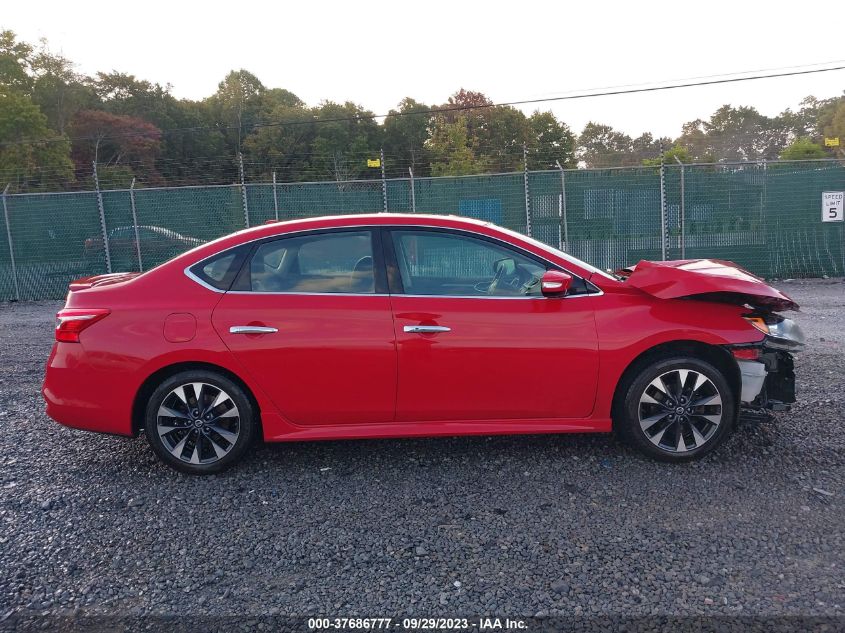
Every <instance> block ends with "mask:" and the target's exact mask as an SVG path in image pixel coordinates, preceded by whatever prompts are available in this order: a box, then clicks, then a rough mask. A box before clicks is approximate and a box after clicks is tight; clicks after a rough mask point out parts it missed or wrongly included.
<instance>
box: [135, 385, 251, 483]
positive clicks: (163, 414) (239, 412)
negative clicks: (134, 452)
mask: <svg viewBox="0 0 845 633" xmlns="http://www.w3.org/2000/svg"><path fill="white" fill-rule="evenodd" d="M253 416H254V412H253V407H252V404H251V402H250V400H249V398H248V397H247V396H246V394H245V393H244V390H243V389H242V388H241V387H240V386H239V385H238V384H236V383H235V382H233V381H232V380H230V379H229V378H227V377H225V376H223V375H220V374H217V373H215V372H211V371H205V370H196V371H185V372H180V373H178V374H176V375H174V376H171V377H170V378H167V379H166V380H164V381H163V382H162V383H161V384H160V385H159V386H158V388H157V389H156V390H155V391H154V392H153V394H152V396H150V400H149V402H148V403H147V409H146V417H145V421H144V432H145V433H146V436H147V440H148V441H149V443H150V446H151V447H152V449H153V451H155V453H156V455H158V457H159V458H160V459H161V460H162V461H163V462H164V463H166V464H167V465H168V466H170V467H172V468H175V469H176V470H179V471H181V472H184V473H190V474H195V475H206V474H211V473H218V472H221V471H223V470H225V469H226V468H228V467H229V466H231V465H232V464H234V463H235V462H236V461H238V460H239V459H240V458H241V456H242V455H243V454H244V452H245V451H246V449H247V448H248V447H249V445H250V444H251V443H252V440H253V436H254V433H255V424H254V422H253V419H254V417H253Z"/></svg>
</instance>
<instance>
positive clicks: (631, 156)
mask: <svg viewBox="0 0 845 633" xmlns="http://www.w3.org/2000/svg"><path fill="white" fill-rule="evenodd" d="M837 136H838V137H839V138H840V139H841V140H842V145H841V146H840V147H829V148H828V147H824V144H823V139H824V138H825V137H837ZM380 152H383V153H384V156H385V163H384V166H385V171H386V174H387V176H388V177H401V176H407V175H408V170H409V168H410V169H412V170H413V173H414V175H415V176H419V177H423V176H452V175H465V174H478V173H492V172H507V171H518V170H521V169H523V166H524V164H525V162H527V165H528V168H529V169H531V170H537V169H553V168H555V167H556V166H557V165H558V164H559V165H561V166H563V167H567V168H572V167H622V166H636V165H653V164H656V163H658V162H659V161H660V159H661V154H662V155H663V156H664V159H665V160H669V161H672V162H674V160H675V159H677V160H680V161H682V162H718V161H745V160H750V161H754V160H773V159H778V158H783V159H802V158H823V157H845V96H838V97H833V98H828V99H816V98H815V97H812V96H810V97H807V98H805V99H804V100H803V101H801V104H800V107H799V108H798V109H797V110H795V111H793V110H791V109H787V110H785V111H784V112H782V113H781V114H779V115H777V116H775V117H768V116H765V115H763V114H761V113H760V112H758V111H757V110H756V109H755V108H753V107H749V106H740V107H732V106H730V105H725V106H722V107H721V108H719V109H718V110H717V111H716V112H714V113H713V115H712V116H711V117H710V118H709V119H707V120H704V119H697V120H695V121H690V122H688V123H685V124H684V125H683V127H682V130H681V134H680V136H678V137H677V138H674V139H673V138H655V137H654V136H653V135H652V134H650V133H647V132H646V133H643V134H641V135H640V136H637V137H631V136H629V135H627V134H625V133H623V132H621V131H619V130H616V129H614V128H613V127H612V126H610V125H606V124H602V123H596V122H590V123H588V124H587V125H586V126H585V127H584V129H583V130H582V131H581V133H580V134H576V133H575V132H573V130H571V129H570V127H569V126H567V125H566V123H564V122H563V121H560V120H559V119H558V118H557V117H555V115H554V114H552V113H551V112H548V111H546V112H543V111H539V110H538V111H535V112H534V113H533V114H531V115H525V114H524V113H523V112H522V111H520V110H518V109H516V108H514V107H511V106H502V105H494V104H493V102H492V101H491V100H490V99H489V97H487V96H486V95H484V94H482V93H480V92H474V91H471V90H465V89H463V88H462V89H460V90H458V91H457V92H455V93H454V94H453V95H452V96H451V97H449V98H448V100H447V101H446V102H445V103H441V104H426V103H422V102H420V101H417V100H415V99H413V98H411V97H406V98H404V99H402V101H400V102H399V104H398V105H397V106H396V108H394V109H392V110H391V111H390V112H389V113H388V114H387V116H386V117H383V118H382V119H380V118H377V117H376V116H375V113H373V112H372V111H370V110H368V109H366V108H365V107H363V106H361V105H358V104H355V103H352V102H345V103H334V102H332V101H324V102H322V103H320V104H319V105H317V106H309V105H307V104H306V103H304V102H303V101H302V100H301V99H300V98H299V97H297V96H296V95H295V94H294V93H292V92H290V91H288V90H285V89H283V88H268V87H267V86H265V85H264V84H263V83H262V82H261V81H260V80H259V78H258V77H256V76H255V75H254V74H252V73H250V72H248V71H246V70H233V71H231V72H229V73H228V74H227V75H226V76H225V77H224V78H223V80H222V81H221V82H220V84H219V85H218V87H217V91H216V92H215V93H214V94H212V95H210V96H208V97H206V98H205V99H201V100H191V99H177V98H176V97H174V96H173V95H172V94H171V87H170V86H169V85H164V86H162V85H161V84H158V83H153V82H150V81H147V80H143V79H138V78H136V77H135V76H133V75H131V74H127V73H122V72H118V71H111V72H98V73H96V75H94V76H86V75H82V74H79V73H77V72H76V71H75V70H74V64H73V62H72V61H71V60H69V59H67V58H65V57H63V56H61V55H58V54H55V53H53V52H51V51H50V49H49V47H48V45H47V43H46V42H45V41H44V40H42V41H41V42H40V43H39V44H38V45H32V44H29V43H27V42H23V41H21V40H19V39H18V38H17V36H16V35H15V33H14V32H12V31H8V30H6V31H1V32H0V187H2V186H5V184H6V183H9V184H10V185H11V186H12V187H13V188H14V189H15V190H18V191H26V190H31V191H37V190H55V189H61V188H65V189H72V188H81V187H85V186H90V183H91V176H92V173H91V172H92V169H91V165H92V163H93V162H96V163H97V165H98V176H99V179H100V184H101V186H103V187H104V188H107V187H110V186H126V185H128V183H129V182H130V181H131V180H132V179H133V178H136V177H137V178H138V179H139V181H140V182H141V183H143V184H144V185H147V186H152V185H167V184H173V185H186V184H204V183H225V182H233V181H236V180H238V178H239V177H240V174H239V167H240V164H239V161H237V160H236V159H235V157H237V156H242V157H243V158H242V161H243V169H244V172H245V176H246V177H247V178H260V179H262V180H263V179H266V178H268V175H269V174H270V173H271V172H275V174H276V176H277V178H278V179H279V181H282V182H292V181H305V180H327V179H335V180H338V181H342V180H350V179H356V178H376V177H380V175H381V171H380V169H373V168H372V167H368V162H367V161H368V159H375V158H378V157H379V154H380ZM370 164H371V165H372V164H373V163H370Z"/></svg>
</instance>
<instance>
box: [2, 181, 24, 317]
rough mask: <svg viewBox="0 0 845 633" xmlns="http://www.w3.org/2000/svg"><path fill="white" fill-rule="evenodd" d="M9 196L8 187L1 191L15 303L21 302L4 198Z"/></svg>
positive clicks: (7, 211) (7, 209) (10, 230)
mask: <svg viewBox="0 0 845 633" xmlns="http://www.w3.org/2000/svg"><path fill="white" fill-rule="evenodd" d="M7 195H9V185H6V188H5V189H3V217H4V218H5V219H6V239H7V240H9V259H10V260H11V261H12V281H14V282H15V301H20V300H21V291H20V288H18V268H17V266H16V265H15V247H14V245H13V244H12V228H11V227H10V226H9V207H7V206H6V196H7Z"/></svg>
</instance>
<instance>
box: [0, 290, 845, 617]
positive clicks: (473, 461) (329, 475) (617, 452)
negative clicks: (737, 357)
mask: <svg viewBox="0 0 845 633" xmlns="http://www.w3.org/2000/svg"><path fill="white" fill-rule="evenodd" d="M781 286H782V287H783V288H784V289H785V290H786V292H787V293H789V294H791V295H792V296H793V297H794V298H795V299H796V300H797V301H798V302H799V303H801V304H802V306H803V309H802V313H801V314H800V315H799V316H798V318H799V319H800V323H801V325H802V326H803V327H804V329H805V331H806V333H807V335H808V338H809V346H808V350H807V351H806V352H805V353H803V354H801V355H799V356H798V357H797V361H796V373H797V375H798V390H799V396H798V397H799V399H800V403H799V404H797V405H796V406H795V407H794V409H793V411H792V412H791V413H789V414H786V415H781V416H780V419H779V420H777V421H776V422H774V423H768V424H746V425H744V426H742V427H741V428H739V429H738V431H737V432H736V433H735V434H734V436H733V437H732V438H731V439H730V440H729V443H728V444H727V445H726V446H725V447H724V448H723V449H722V450H720V451H718V452H717V454H716V455H713V456H710V457H709V458H706V459H705V460H704V461H702V462H698V463H693V464H690V465H684V466H668V465H665V464H659V463H656V462H652V461H649V460H647V459H645V458H641V457H640V456H639V455H638V454H635V453H634V452H632V451H631V450H629V449H627V448H626V447H624V446H622V445H620V443H619V442H618V441H617V440H615V439H614V438H613V437H611V436H573V435H568V436H567V435H563V436H536V437H534V436H532V437H497V438H458V439H431V440H379V441H351V442H322V443H320V442H315V443H302V444H278V445H269V446H262V447H259V448H258V449H257V450H255V451H254V452H253V454H252V455H251V456H250V457H249V458H248V459H247V460H246V462H245V463H244V464H242V465H241V466H240V467H236V468H235V469H234V470H232V471H230V472H228V473H225V474H223V475H218V476H213V477H209V478H196V477H189V476H185V475H180V474H177V473H175V472H174V471H172V470H170V469H168V468H166V467H164V466H162V465H161V464H160V463H159V462H158V461H157V460H156V459H155V458H154V456H153V454H152V452H151V450H150V449H149V448H148V446H147V444H146V442H145V441H143V440H140V441H136V440H131V439H124V438H118V437H110V436H101V435H96V434H90V433H84V432H79V431H73V430H70V429H67V428H64V427H61V426H59V425H57V424H55V423H54V422H52V421H51V420H49V419H48V418H47V417H46V415H45V414H44V412H43V409H44V407H43V403H42V400H41V397H40V394H39V388H40V384H41V379H42V375H43V367H44V361H45V359H46V357H47V354H48V352H49V349H50V345H51V341H52V328H53V314H54V313H55V311H56V309H57V307H58V304H56V303H52V302H44V303H26V304H17V305H9V304H6V305H2V306H0V354H2V355H1V356H0V374H1V375H2V377H0V429H2V432H1V433H0V464H2V469H0V525H1V527H0V623H2V622H5V623H6V625H7V626H8V625H9V624H12V625H14V623H15V622H18V625H20V622H22V621H24V622H25V621H28V620H29V619H30V618H38V616H43V615H44V614H57V613H58V614H62V613H64V614H67V613H83V614H109V615H115V614H117V615H127V614H128V615H143V614H176V613H178V614H186V613H187V614H193V615H203V614H211V615H215V614H230V615H244V616H246V615H253V616H254V615H258V614H268V613H269V614H277V613H278V614H295V615H311V614H315V615H316V614H321V615H329V616H350V615H366V616H387V615H389V616H411V615H416V616H421V615H435V616H438V615H441V616H454V615H485V614H500V615H511V616H529V615H533V614H538V613H540V614H551V615H555V614H566V615H569V616H578V615H583V616H591V615H596V614H600V615H618V614H625V615H628V616H632V615H633V616H635V615H655V614H663V615H673V614H674V615H697V614H708V615H717V614H718V615H734V616H735V615H754V616H783V615H804V616H808V615H812V616H840V618H841V616H843V615H845V591H843V589H845V574H843V567H845V557H843V552H845V539H844V538H843V531H842V526H843V520H845V512H843V507H845V504H843V501H845V468H843V455H845V452H844V451H843V449H845V433H843V431H842V423H843V411H844V410H845V396H843V392H842V364H843V359H845V327H843V326H845V317H843V314H845V312H843V310H845V286H843V284H842V282H841V281H833V280H829V281H806V282H785V283H783V284H781ZM816 490H817V491H816ZM838 622H839V623H840V624H841V623H842V622H843V620H841V619H839V620H838Z"/></svg>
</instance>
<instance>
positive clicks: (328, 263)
mask: <svg viewBox="0 0 845 633" xmlns="http://www.w3.org/2000/svg"><path fill="white" fill-rule="evenodd" d="M795 308H797V306H796V305H795V304H794V303H793V302H792V301H791V300H790V299H789V298H788V297H787V296H785V295H783V294H781V293H780V292H779V291H777V290H775V289H774V288H771V287H769V286H767V285H766V284H765V283H764V282H763V281H762V280H760V279H758V278H757V277H754V276H753V275H751V274H750V273H747V272H745V271H743V270H742V269H740V268H738V267H736V266H734V265H733V264H731V263H729V262H718V261H711V260H687V261H672V262H640V263H639V264H638V265H637V266H636V267H634V268H632V269H627V270H624V271H620V274H617V275H610V274H608V273H605V272H603V271H601V270H598V269H596V268H594V267H592V266H590V265H588V264H585V263H584V262H581V261H579V260H577V259H575V258H573V257H571V256H569V255H566V254H564V253H562V252H560V251H558V250H556V249H553V248H550V247H549V246H546V245H545V244H542V243H540V242H537V241H535V240H532V239H531V238H527V237H525V236H523V235H519V234H517V233H514V232H512V231H509V230H506V229H503V228H500V227H497V226H494V225H491V224H487V223H483V222H479V221H474V220H470V219H466V218H458V217H451V216H423V215H394V214H379V215H358V216H338V217H324V218H315V219H308V220H296V221H292V222H283V223H273V224H268V225H264V226H260V227H257V228H253V229H249V230H246V231H241V232H239V233H235V234H233V235H229V236H226V237H223V238H221V239H218V240H216V241H214V242H210V243H208V244H203V245H202V246H199V247H197V248H194V249H193V250H191V251H189V252H187V253H184V254H182V255H180V256H178V257H176V258H175V259H173V260H171V261H169V262H167V263H165V264H163V265H161V266H159V267H157V268H154V269H152V270H150V271H148V272H146V273H143V274H138V273H117V274H112V275H101V276H97V277H90V278H86V279H80V280H78V281H75V282H73V283H71V285H70V292H69V294H68V298H67V304H66V305H65V307H64V308H63V309H62V310H61V311H60V312H59V313H58V325H57V327H56V343H55V344H54V346H53V351H52V353H51V355H50V359H49V361H48V363H47V373H46V377H45V380H44V387H43V390H42V391H43V395H44V398H45V400H46V402H47V413H48V414H49V415H50V416H51V417H52V418H53V419H55V420H57V421H58V422H61V423H62V424H65V425H67V426H71V427H74V428H79V429H86V430H90V431H99V432H104V433H115V434H120V435H128V436H137V435H138V434H139V433H140V432H142V431H143V432H144V434H145V435H146V436H147V439H148V441H149V443H150V445H151V446H152V448H153V450H154V451H155V452H156V454H157V455H158V456H159V457H160V458H161V459H162V460H164V461H165V462H166V463H167V464H169V465H171V466H173V467H174V468H176V469H178V470H181V471H184V472H189V473H212V472H219V471H221V470H222V469H224V468H226V467H228V466H230V465H231V464H233V463H234V462H236V461H237V460H238V459H240V458H241V457H242V456H243V455H244V453H245V451H246V450H247V448H248V447H249V445H250V444H251V443H252V442H253V441H254V440H257V439H258V438H263V439H264V440H265V441H296V440H318V439H339V438H368V437H369V438H383V437H411V436H437V435H476V434H508V433H568V432H608V431H611V430H616V431H617V432H618V433H619V434H620V435H621V436H622V437H623V438H624V439H626V440H627V441H628V442H630V443H631V444H632V445H633V446H635V447H637V448H639V449H640V450H642V451H643V452H644V453H647V454H648V455H651V456H653V457H656V458H658V459H663V460H666V461H686V460H690V459H694V458H698V457H701V456H703V455H705V454H707V453H709V452H710V451H712V450H714V449H715V448H716V447H717V446H719V445H720V444H721V443H722V442H723V441H724V440H725V439H726V438H727V437H728V435H729V432H730V430H731V428H732V427H733V426H734V423H735V422H736V420H737V418H738V416H739V414H740V412H741V410H743V409H748V410H755V411H757V412H761V411H762V410H764V409H766V408H769V409H772V408H773V409H781V410H782V409H786V408H788V406H789V403H790V402H793V401H794V375H793V370H792V356H791V352H793V351H795V350H797V349H800V347H801V346H802V345H803V335H802V333H801V331H800V329H799V328H798V326H797V325H796V324H795V323H794V322H793V321H791V320H789V319H784V318H783V317H782V316H780V315H779V314H778V312H779V311H783V310H789V309H795Z"/></svg>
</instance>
